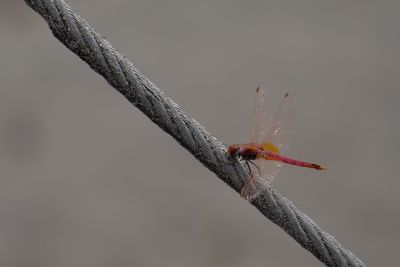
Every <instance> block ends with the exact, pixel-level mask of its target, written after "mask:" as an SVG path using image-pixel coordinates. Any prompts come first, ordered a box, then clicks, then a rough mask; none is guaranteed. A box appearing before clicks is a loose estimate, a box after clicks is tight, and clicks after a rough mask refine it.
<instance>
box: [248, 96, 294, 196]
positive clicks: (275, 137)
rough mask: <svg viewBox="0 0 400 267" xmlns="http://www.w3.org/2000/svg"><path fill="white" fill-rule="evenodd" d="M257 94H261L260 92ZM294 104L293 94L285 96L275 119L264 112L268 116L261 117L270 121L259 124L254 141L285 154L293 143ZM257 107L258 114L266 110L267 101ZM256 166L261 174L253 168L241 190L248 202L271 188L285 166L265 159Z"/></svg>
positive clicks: (258, 161) (257, 162)
mask: <svg viewBox="0 0 400 267" xmlns="http://www.w3.org/2000/svg"><path fill="white" fill-rule="evenodd" d="M257 93H258V94H259V92H257ZM264 95H265V93H264ZM261 104H262V105H261ZM294 104H295V98H294V96H293V95H292V94H285V96H284V98H283V100H282V101H281V103H280V104H279V106H278V109H277V111H276V113H275V116H274V117H273V118H271V117H270V116H269V115H268V113H267V112H266V111H263V113H265V114H266V115H262V116H261V117H263V118H264V119H267V120H268V121H267V122H266V123H264V124H263V125H261V124H260V123H258V125H261V126H258V128H257V127H254V128H255V129H260V131H259V132H258V134H255V135H254V138H255V139H254V141H255V142H256V143H258V142H259V143H263V144H272V145H273V146H275V147H277V148H278V149H279V153H282V152H283V153H285V152H286V151H287V150H288V148H289V146H290V144H291V142H292V136H293V130H292V129H291V128H290V125H291V122H293V120H294V117H293V116H294V112H293V109H294ZM256 106H257V107H256V114H257V112H260V111H261V109H264V108H265V107H264V106H265V100H264V99H262V100H261V102H260V103H258V104H256ZM258 116H260V115H257V116H256V115H255V118H256V119H260V118H261V117H258ZM266 126H269V128H265V127H266ZM252 137H253V135H252ZM252 142H253V140H252ZM266 147H267V146H266ZM255 164H257V166H258V167H259V168H260V172H261V174H260V172H259V170H258V169H257V168H255V167H252V176H251V177H249V178H248V179H247V181H246V182H245V184H244V186H243V188H242V189H241V195H242V197H244V198H246V199H247V200H251V199H254V198H255V197H257V196H258V195H259V194H260V193H261V192H262V191H264V190H265V189H266V188H267V187H269V186H270V185H271V183H272V182H273V180H274V179H275V178H276V176H278V174H279V172H280V169H281V167H282V165H283V164H282V163H281V162H277V161H272V160H264V159H261V160H257V161H256V162H255Z"/></svg>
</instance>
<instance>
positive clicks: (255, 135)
mask: <svg viewBox="0 0 400 267" xmlns="http://www.w3.org/2000/svg"><path fill="white" fill-rule="evenodd" d="M267 106H268V105H267V93H266V90H264V88H261V87H260V86H259V87H257V89H256V97H255V105H254V115H253V125H252V127H251V133H250V142H251V143H261V142H262V141H263V139H264V137H265V135H266V134H267V130H268V129H269V128H270V124H271V121H272V117H271V115H270V114H269V113H268V112H267Z"/></svg>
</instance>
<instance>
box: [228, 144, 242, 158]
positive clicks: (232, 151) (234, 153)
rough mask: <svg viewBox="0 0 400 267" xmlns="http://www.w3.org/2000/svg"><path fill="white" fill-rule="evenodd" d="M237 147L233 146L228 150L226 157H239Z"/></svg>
mask: <svg viewBox="0 0 400 267" xmlns="http://www.w3.org/2000/svg"><path fill="white" fill-rule="evenodd" d="M239 148H240V147H239V145H237V144H233V145H231V146H230V147H229V148H228V157H230V158H237V157H239Z"/></svg>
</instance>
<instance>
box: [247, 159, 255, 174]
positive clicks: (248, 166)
mask: <svg viewBox="0 0 400 267" xmlns="http://www.w3.org/2000/svg"><path fill="white" fill-rule="evenodd" d="M245 162H246V165H247V168H249V172H250V177H252V176H253V172H252V171H251V168H250V165H249V162H250V163H252V162H251V161H250V160H246V161H245ZM253 164H254V163H253Z"/></svg>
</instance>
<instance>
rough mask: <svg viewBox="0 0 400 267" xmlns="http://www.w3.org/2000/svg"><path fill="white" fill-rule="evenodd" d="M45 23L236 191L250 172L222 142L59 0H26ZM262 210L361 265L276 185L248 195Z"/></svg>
mask: <svg viewBox="0 0 400 267" xmlns="http://www.w3.org/2000/svg"><path fill="white" fill-rule="evenodd" d="M25 2H26V3H27V4H28V5H29V6H30V7H31V8H32V9H33V10H35V11H36V12H37V13H39V14H40V15H41V16H42V17H43V18H44V19H45V20H46V22H47V23H48V24H49V27H50V29H51V31H52V32H53V34H54V36H55V37H56V38H57V39H58V40H59V41H60V42H62V43H63V44H64V45H65V46H66V47H68V48H69V49H70V50H71V51H72V52H74V53H75V54H77V55H78V56H79V57H80V58H81V59H82V60H84V61H85V62H86V63H88V64H89V66H90V67H91V68H92V69H93V70H94V71H96V72H98V73H99V74H100V75H102V76H103V77H104V78H105V79H106V80H107V82H108V83H109V84H110V85H111V86H113V87H114V88H115V89H117V90H118V91H119V92H120V93H121V94H122V95H124V96H125V97H126V98H127V99H128V101H129V102H131V103H132V104H133V105H134V106H136V107H137V108H139V109H140V110H141V111H142V112H143V113H144V114H145V115H146V116H147V117H148V118H149V119H151V120H152V121H153V122H154V123H156V124H157V125H158V126H159V127H160V128H161V129H163V130H164V131H165V132H167V133H168V134H170V135H171V136H172V137H173V138H175V140H176V141H178V142H179V143H180V144H181V145H182V146H183V147H184V148H186V149H187V150H188V151H189V152H190V153H192V154H193V155H194V156H195V157H196V158H197V159H198V160H199V161H200V162H201V163H202V164H203V165H204V166H205V167H207V168H208V169H210V170H211V171H212V172H214V173H215V174H216V175H217V176H218V177H219V178H220V179H221V180H223V181H224V182H225V183H227V184H228V185H229V186H230V187H232V188H233V189H234V190H235V191H236V192H239V191H240V188H241V187H242V186H243V181H244V179H245V178H246V177H247V176H248V173H247V171H246V170H245V169H244V168H243V167H242V165H241V164H240V163H239V162H237V161H235V162H229V161H228V160H227V158H226V146H225V145H224V144H223V143H222V142H221V141H219V140H218V139H216V138H215V137H214V136H212V135H211V134H210V133H209V132H208V131H207V130H206V129H204V128H203V127H202V126H201V125H200V124H199V123H198V122H197V121H195V120H194V119H192V118H190V117H188V116H187V115H186V114H185V112H184V111H183V110H182V109H181V108H180V107H179V106H178V105H177V104H176V103H175V102H174V101H172V100H171V99H170V98H168V97H167V96H165V95H164V93H163V92H162V91H161V90H160V89H158V88H157V87H156V86H155V85H154V84H153V83H152V82H151V81H150V80H149V79H148V78H146V77H145V76H144V75H143V74H142V73H140V72H139V70H138V69H137V68H136V67H135V66H134V65H133V64H132V63H131V62H130V61H129V60H128V59H126V58H125V57H124V56H123V55H121V54H120V53H119V52H118V51H117V50H116V49H114V48H113V47H112V46H111V44H110V43H109V42H108V41H107V40H106V39H104V38H103V37H102V36H101V35H100V34H99V33H97V32H96V31H95V30H94V29H93V28H91V27H90V26H89V24H88V23H87V22H86V21H85V20H83V19H82V18H80V17H79V16H78V15H77V14H76V13H75V12H73V11H72V10H71V7H70V6H69V5H68V4H66V3H65V2H64V1H62V0H25ZM251 204H252V205H254V206H255V207H256V208H257V209H258V210H259V211H260V212H261V213H262V214H264V215H265V216H266V217H267V218H268V219H270V220H271V221H272V222H274V223H275V224H276V225H278V226H279V227H281V228H282V229H283V230H284V231H285V232H286V233H288V234H289V235H290V236H291V237H292V238H294V239H295V240H296V241H297V242H298V243H299V244H300V245H301V246H302V247H304V248H305V249H307V250H308V251H310V252H311V253H312V254H313V255H314V256H315V257H317V258H318V259H319V260H320V261H321V262H323V263H324V264H325V265H327V266H365V265H364V263H362V262H361V260H360V259H358V258H357V256H355V255H354V254H353V253H351V252H350V251H349V250H346V249H345V248H344V247H343V246H342V245H341V244H340V243H339V242H338V241H337V240H336V239H335V238H334V237H333V236H331V235H329V234H328V233H327V232H325V231H323V230H322V229H321V228H320V227H319V226H318V225H317V224H316V223H315V222H314V221H313V220H311V219H310V218H309V217H308V216H307V215H306V214H305V213H303V212H301V211H299V210H298V209H297V208H296V206H295V205H294V204H293V203H291V202H290V201H289V200H288V199H286V198H285V197H284V196H283V195H281V194H280V193H279V192H278V191H276V190H274V189H268V190H266V191H265V192H264V193H263V194H261V195H260V196H259V197H258V198H256V199H255V200H253V201H252V203H251Z"/></svg>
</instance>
